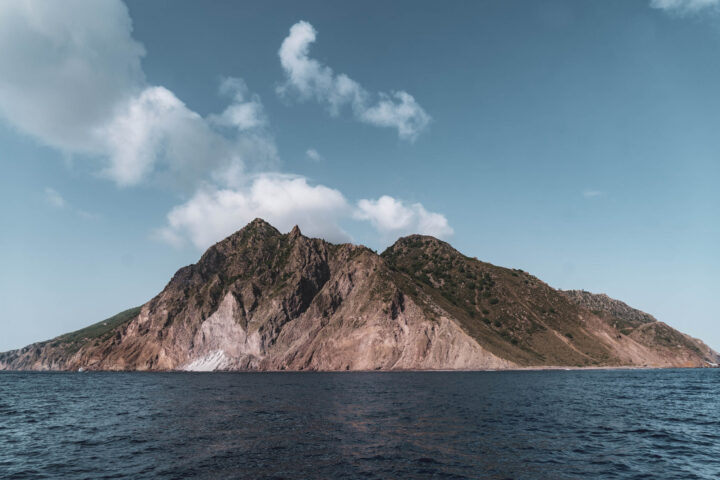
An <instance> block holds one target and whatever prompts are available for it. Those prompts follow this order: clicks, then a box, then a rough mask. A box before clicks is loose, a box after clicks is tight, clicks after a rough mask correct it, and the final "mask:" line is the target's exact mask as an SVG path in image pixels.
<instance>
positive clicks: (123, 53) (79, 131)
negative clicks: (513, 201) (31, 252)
mask: <svg viewBox="0 0 720 480" xmlns="http://www.w3.org/2000/svg"><path fill="white" fill-rule="evenodd" d="M132 34H133V28H132V20H131V18H130V14H129V12H128V9H127V7H126V6H125V4H124V3H122V2H121V1H119V0H107V1H104V2H94V1H84V0H66V1H64V2H38V3H30V2H23V1H19V0H18V1H15V0H8V1H5V2H2V3H0V71H2V72H3V74H2V75H0V118H1V119H3V120H4V121H5V122H6V123H7V124H8V125H10V126H12V127H13V128H15V129H16V130H17V131H18V132H21V133H22V134H25V135H27V136H29V137H31V138H34V139H35V140H37V141H38V142H39V143H41V144H43V145H46V146H50V147H53V148H55V149H57V150H59V151H61V152H63V153H64V154H66V155H70V156H80V157H82V158H86V159H88V160H89V161H91V162H94V164H95V166H96V167H95V172H96V173H97V174H98V175H99V176H101V177H105V178H107V179H109V180H111V181H112V182H114V183H115V184H116V185H118V186H121V187H132V186H136V185H140V184H145V185H163V186H172V188H173V190H174V191H176V192H178V191H179V192H180V193H181V195H184V201H182V202H181V204H180V205H177V206H176V207H174V208H172V209H171V211H170V212H169V213H168V214H167V219H166V224H165V225H164V226H163V227H161V228H160V229H158V230H157V231H156V232H155V236H156V237H159V238H161V239H163V240H165V241H167V242H169V243H171V244H174V245H180V244H185V243H190V244H192V245H194V246H196V247H198V248H205V247H206V246H208V245H210V244H212V243H213V242H215V241H218V240H220V239H221V238H223V237H224V236H226V235H227V234H229V233H231V232H233V231H235V230H237V229H238V228H240V227H242V226H243V225H245V224H246V223H247V222H249V221H250V220H252V219H253V218H255V217H263V218H265V219H267V220H268V221H270V222H271V223H273V224H275V225H277V226H278V227H279V228H281V229H286V230H288V229H289V228H291V227H292V226H293V225H295V224H299V225H300V226H301V228H302V229H303V230H304V231H305V232H306V233H307V234H308V235H313V236H319V237H323V238H326V239H328V240H331V241H349V240H350V236H349V235H348V234H347V233H346V232H345V230H344V229H343V228H342V227H341V224H342V223H343V222H358V221H360V222H365V221H367V222H369V223H370V224H371V225H372V226H374V227H375V228H376V229H377V230H378V231H379V232H380V233H381V234H383V235H385V234H386V233H388V232H408V233H409V232H410V231H412V230H413V229H419V230H417V231H418V233H429V234H435V233H439V234H441V235H442V234H447V233H448V232H451V231H452V230H451V229H449V227H447V221H446V220H445V217H443V216H442V215H440V214H436V213H430V212H427V211H426V210H425V209H424V208H423V207H422V205H420V204H413V205H409V206H405V205H404V204H403V203H402V202H401V201H399V200H395V199H394V198H393V197H390V196H383V197H381V198H380V199H378V200H362V201H361V202H360V203H358V204H357V205H352V203H351V202H349V201H348V200H346V198H345V197H344V196H343V194H342V193H341V192H339V191H338V190H336V189H333V188H331V187H327V186H324V185H313V184H311V182H310V181H309V180H308V179H307V178H305V177H303V176H301V175H288V174H283V173H275V172H276V170H277V167H278V165H279V156H278V153H277V146H276V143H275V140H274V138H273V136H272V135H271V134H270V122H269V119H268V115H267V114H266V111H265V108H264V106H263V103H262V101H261V99H260V97H259V95H257V94H255V93H253V92H251V91H250V89H249V88H248V86H247V85H246V83H245V82H244V81H243V80H242V79H240V78H233V77H228V78H224V79H223V80H222V81H221V83H220V85H219V91H218V94H219V95H220V96H221V97H222V98H224V99H226V104H225V105H224V107H223V108H221V109H220V111H219V112H216V113H211V114H208V115H201V114H199V113H198V112H197V111H195V110H193V108H191V107H189V106H188V105H187V104H186V103H185V102H183V101H182V100H181V99H180V98H179V97H178V96H177V95H176V94H175V92H173V91H172V90H170V89H169V88H167V87H165V86H162V85H153V84H152V83H150V82H149V81H148V80H147V78H146V75H145V72H144V71H143V68H142V60H143V57H144V56H145V55H146V51H145V48H144V46H143V45H142V44H141V43H140V42H138V41H137V40H136V39H134V38H133V35H132ZM315 36H316V32H315V30H314V29H313V27H312V26H311V25H310V24H309V23H307V22H298V23H297V24H295V25H293V26H292V28H291V30H290V35H289V36H288V37H287V38H286V39H285V40H284V41H283V42H282V46H281V48H280V59H281V63H282V65H283V68H284V69H285V73H286V82H285V84H284V85H283V87H282V88H281V91H282V93H283V94H286V95H296V96H298V97H299V98H301V99H311V98H312V99H315V100H316V101H319V102H321V103H324V104H325V105H327V107H328V108H329V109H330V112H331V113H332V114H339V113H340V111H341V110H342V109H343V108H345V107H346V106H348V105H349V106H350V108H351V110H352V112H353V114H354V115H355V117H356V118H357V119H358V120H360V121H362V122H365V123H368V124H371V125H376V126H380V127H389V128H394V129H396V130H397V132H398V135H399V137H400V138H402V139H406V140H414V139H415V138H416V137H417V136H418V135H419V134H420V133H421V132H422V131H423V130H424V129H425V128H426V127H427V125H428V123H429V121H430V116H429V115H428V114H427V113H426V112H425V111H424V110H423V109H422V107H420V105H419V104H418V103H417V102H416V101H415V99H414V98H413V97H412V96H411V95H410V94H408V93H406V92H404V91H397V92H391V93H379V94H371V93H370V92H368V91H366V90H365V89H364V88H362V87H361V86H360V85H359V84H358V83H357V82H355V81H354V80H352V79H350V78H349V77H347V76H346V75H342V74H340V75H336V74H335V73H333V71H332V69H330V68H329V67H327V66H325V65H323V64H321V63H320V62H318V61H317V60H315V59H312V58H310V57H309V56H308V50H309V46H310V44H311V43H312V42H314V41H315ZM306 155H307V157H308V158H310V159H312V160H314V161H319V160H320V159H321V158H322V157H321V155H320V154H319V153H318V152H317V151H316V150H315V149H309V150H307V152H306ZM45 195H46V198H47V200H48V202H49V203H50V204H51V205H55V206H56V207H57V208H61V207H62V206H63V205H65V204H66V202H64V200H63V199H62V196H60V194H59V193H57V192H56V191H54V190H52V189H48V190H47V191H46V192H45ZM388 199H389V200H388ZM78 211H79V210H78ZM388 215H391V216H392V215H395V217H393V218H392V220H398V219H399V220H402V221H401V222H400V223H397V225H396V226H395V227H393V228H390V227H389V226H388V225H389V224H388V220H387V216H388Z"/></svg>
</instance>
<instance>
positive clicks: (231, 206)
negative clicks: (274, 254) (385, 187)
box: [155, 173, 453, 250]
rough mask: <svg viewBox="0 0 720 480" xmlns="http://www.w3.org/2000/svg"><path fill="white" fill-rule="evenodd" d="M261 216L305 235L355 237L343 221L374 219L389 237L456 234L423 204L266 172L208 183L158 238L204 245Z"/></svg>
mask: <svg viewBox="0 0 720 480" xmlns="http://www.w3.org/2000/svg"><path fill="white" fill-rule="evenodd" d="M258 217H259V218H263V219H265V220H266V221H268V222H270V223H271V224H272V225H274V226H275V227H276V228H278V229H279V230H280V231H282V232H287V231H289V230H290V229H291V228H292V227H293V226H294V225H299V226H300V229H301V230H302V232H303V233H304V234H305V235H307V236H310V237H320V238H324V239H325V240H328V241H330V242H334V243H341V242H349V241H351V240H352V239H351V237H350V236H349V235H348V234H347V233H346V232H345V230H343V228H342V227H341V226H340V224H341V223H342V222H343V221H346V220H355V221H361V222H369V223H370V224H371V225H372V227H373V228H375V230H376V231H377V232H378V233H380V235H381V237H382V239H383V241H386V242H391V241H394V240H395V239H396V238H397V237H398V236H401V235H409V234H412V233H420V234H424V235H433V236H435V237H438V238H446V237H448V236H450V235H452V234H453V229H452V228H451V227H450V226H449V225H448V221H447V219H446V218H445V216H443V215H441V214H439V213H433V212H428V211H427V210H426V209H425V208H424V207H423V206H422V205H421V204H420V203H414V204H411V205H405V204H404V203H403V202H402V201H400V200H396V199H395V198H393V197H390V196H387V195H384V196H382V197H380V198H379V199H377V200H360V201H359V202H358V203H357V205H356V206H355V207H353V206H351V205H350V204H349V203H348V201H347V200H346V199H345V197H344V196H343V194H342V193H340V192H339V191H338V190H335V189H332V188H328V187H326V186H323V185H311V184H310V183H309V182H308V180H307V179H306V178H305V177H301V176H295V175H283V174H267V173H266V174H261V175H258V176H256V177H255V178H253V179H252V180H251V181H249V182H247V183H246V185H244V186H242V187H235V188H218V187H216V186H213V185H205V186H204V187H203V188H201V189H200V190H198V191H197V192H196V193H195V194H194V195H193V196H192V198H190V199H189V200H188V201H187V202H185V203H183V204H182V205H179V206H177V207H175V208H173V209H172V210H171V211H170V213H168V215H167V224H166V225H165V226H164V227H163V228H161V229H159V230H157V231H156V232H155V237H156V238H157V239H159V240H162V241H164V242H166V243H169V244H170V245H173V246H176V247H180V246H183V245H184V244H186V243H187V242H189V243H191V244H192V245H193V246H195V247H196V248H198V249H200V250H203V249H205V248H207V247H209V246H210V245H212V244H213V243H215V242H218V241H220V240H222V239H223V238H225V237H227V236H228V235H230V234H231V233H233V232H235V231H237V230H239V229H240V228H242V227H244V226H245V225H246V224H247V223H249V222H250V221H252V220H253V219H254V218H258Z"/></svg>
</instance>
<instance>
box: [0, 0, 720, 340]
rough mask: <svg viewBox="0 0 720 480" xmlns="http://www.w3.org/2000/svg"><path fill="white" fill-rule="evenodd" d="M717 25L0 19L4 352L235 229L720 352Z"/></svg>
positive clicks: (473, 10)
mask: <svg viewBox="0 0 720 480" xmlns="http://www.w3.org/2000/svg"><path fill="white" fill-rule="evenodd" d="M81 3H84V2H81ZM717 3H718V2H715V1H713V0H657V1H650V2H648V1H640V0H639V1H626V0H616V1H599V0H598V1H583V2H577V1H574V0H568V1H549V2H532V1H515V0H506V1H491V2H490V1H487V2H486V1H458V2H450V3H447V2H443V3H442V4H441V3H439V2H418V1H412V2H410V1H405V2H402V1H398V2H356V3H343V4H342V6H340V5H339V4H337V3H336V2H294V1H287V2H272V3H271V4H268V3H267V2H254V3H250V2H243V3H236V2H214V3H213V4H212V5H211V6H208V5H207V4H202V3H200V2H184V1H174V2H141V1H130V2H127V3H120V2H110V1H108V2H87V3H84V4H82V5H78V6H76V8H69V7H67V3H65V2H63V4H62V5H60V3H59V2H56V3H52V2H47V3H40V2H38V3H33V4H25V3H23V2H13V1H8V2H4V3H3V4H2V6H1V7H0V165H1V166H2V171H3V174H2V175H0V265H1V266H2V269H1V272H2V273H0V304H2V306H3V313H2V315H0V327H1V329H2V332H3V335H2V336H0V350H6V349H10V348H17V347H20V346H23V345H25V344H28V343H30V342H33V341H38V340H42V339H46V338H50V337H53V336H55V335H58V334H60V333H64V332H66V331H69V330H73V329H76V328H80V327H83V326H85V325H87V324H89V323H92V322H95V321H98V320H100V319H102V318H105V317H107V316H110V315H112V314H114V313H116V312H118V311H119V310H122V309H124V308H128V307H131V306H135V305H139V304H141V303H144V302H145V301H147V300H148V299H150V298H151V297H152V296H154V295H155V294H156V293H157V292H159V291H160V290H161V289H162V288H163V286H164V285H165V283H166V282H167V281H168V280H169V278H170V277H171V276H172V274H173V273H174V272H175V270H177V269H178V268H179V267H181V266H183V265H186V264H188V263H192V262H194V261H196V260H197V258H198V257H199V255H200V254H201V252H202V251H203V249H204V248H205V247H207V246H208V245H210V244H211V243H213V242H214V241H217V240H219V239H221V238H222V237H224V236H225V235H227V234H229V233H231V232H232V231H234V230H237V229H239V228H241V227H242V226H243V225H244V224H245V223H246V222H247V221H249V220H251V219H252V218H254V217H256V216H262V217H264V218H266V219H267V220H268V221H270V222H271V223H273V224H275V225H276V226H277V227H278V228H280V229H281V230H285V231H287V230H289V229H290V228H291V227H292V225H294V224H295V223H298V224H300V227H301V228H302V230H303V231H304V232H305V233H306V234H311V235H316V236H322V237H325V238H327V239H329V240H332V241H353V242H356V243H363V244H366V245H368V246H370V247H372V248H374V249H377V250H382V249H383V248H385V247H386V246H387V245H389V244H391V243H392V242H393V241H394V240H395V239H396V238H398V237H399V236H401V235H405V234H409V233H414V232H419V233H426V234H432V235H435V236H438V237H440V238H443V239H446V240H448V241H450V242H451V243H452V244H453V245H454V246H456V247H457V248H458V249H459V250H460V251H462V252H463V253H465V254H466V255H470V256H477V257H478V258H480V259H482V260H485V261H489V262H492V263H495V264H498V265H503V266H507V267H513V268H522V269H524V270H527V271H529V272H531V273H533V274H535V275H537V276H538V277H540V278H541V279H543V280H545V281H546V282H548V283H549V284H550V285H552V286H554V287H557V288H564V289H569V288H583V289H586V290H590V291H593V292H604V293H607V294H609V295H611V296H613V297H615V298H619V299H621V300H623V301H625V302H627V303H629V304H630V305H632V306H635V307H637V308H640V309H642V310H645V311H647V312H649V313H652V314H653V315H655V316H656V317H657V318H658V319H660V320H662V321H665V322H667V323H669V324H670V325H672V326H674V327H676V328H679V329H680V330H682V331H684V332H686V333H689V334H691V335H694V336H698V337H701V338H702V339H704V340H706V341H707V342H708V343H709V344H710V345H711V346H713V347H714V348H716V349H720V328H719V327H718V320H720V319H719V318H718V313H717V312H718V308H717V305H716V297H717V292H718V286H719V285H720V281H718V276H717V275H718V273H717V272H719V271H720V255H718V253H717V245H718V244H719V243H720V221H718V212H719V211H720V190H719V189H718V187H717V185H718V180H720V162H719V161H718V159H719V158H720V135H717V133H716V132H717V129H718V126H719V125H720V108H719V107H720V95H719V94H718V92H717V85H718V84H720V49H719V48H718V47H720V15H719V14H718V7H717Z"/></svg>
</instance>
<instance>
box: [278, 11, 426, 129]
mask: <svg viewBox="0 0 720 480" xmlns="http://www.w3.org/2000/svg"><path fill="white" fill-rule="evenodd" d="M316 38H317V32H316V31H315V29H314V28H313V26H312V25H311V24H309V23H308V22H305V21H300V22H298V23H296V24H295V25H293V26H292V27H291V28H290V34H289V35H288V36H287V37H286V38H285V40H283V42H282V45H281V46H280V51H279V52H278V54H279V56H280V64H281V65H282V67H283V70H284V71H285V76H286V81H285V83H284V84H282V85H281V86H280V87H279V88H278V93H280V94H281V95H288V94H291V93H294V94H296V95H297V96H298V97H299V98H300V99H301V100H309V99H313V100H315V101H317V102H319V103H322V104H325V105H326V106H327V107H328V109H329V110H330V113H331V114H332V115H338V114H339V112H340V111H341V110H342V108H343V107H345V106H346V105H349V106H350V108H351V110H352V112H353V115H354V116H355V118H357V119H358V120H360V121H362V122H365V123H368V124H371V125H375V126H378V127H390V128H395V129H397V132H398V136H399V137H400V138H402V139H404V140H410V141H413V140H415V139H416V138H417V136H418V135H419V134H420V133H421V132H422V131H423V130H424V129H425V128H426V127H427V126H428V124H429V123H430V115H428V114H427V113H426V112H425V110H424V109H423V108H422V107H421V106H420V104H419V103H417V101H416V100H415V98H413V96H412V95H410V94H409V93H407V92H404V91H396V92H391V93H390V94H387V93H379V94H377V95H373V94H371V93H370V92H368V91H367V90H365V89H364V88H363V87H362V86H361V85H360V84H359V83H358V82H356V81H355V80H353V79H351V78H350V77H348V76H347V75H345V74H342V73H341V74H335V72H333V70H332V68H330V67H329V66H327V65H324V64H322V63H320V62H319V61H318V60H316V59H314V58H311V57H310V56H309V51H310V45H311V44H312V43H314V42H315V40H316ZM374 97H378V100H377V101H376V102H375V103H372V102H373V98H374Z"/></svg>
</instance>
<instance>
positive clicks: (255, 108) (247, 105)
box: [209, 77, 267, 131]
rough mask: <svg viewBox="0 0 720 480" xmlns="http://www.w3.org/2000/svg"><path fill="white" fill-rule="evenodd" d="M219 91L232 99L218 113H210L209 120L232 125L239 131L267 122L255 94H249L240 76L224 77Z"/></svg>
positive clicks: (261, 125)
mask: <svg viewBox="0 0 720 480" xmlns="http://www.w3.org/2000/svg"><path fill="white" fill-rule="evenodd" d="M220 93H221V94H224V95H228V96H230V97H231V98H232V99H233V103H232V104H230V105H229V106H228V107H227V108H226V109H225V111H223V112H222V113H221V114H220V115H211V116H210V117H209V120H210V121H211V122H214V123H216V124H217V125H221V126H225V127H233V128H236V129H238V130H239V131H244V130H251V129H253V128H259V127H263V126H265V125H266V124H267V118H266V117H265V109H264V107H263V105H262V102H261V101H260V97H259V96H258V95H257V94H250V93H249V90H248V87H247V85H246V84H245V82H244V81H243V80H242V79H240V78H233V77H229V78H225V79H224V80H223V82H222V83H221V84H220Z"/></svg>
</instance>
